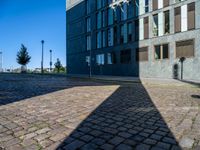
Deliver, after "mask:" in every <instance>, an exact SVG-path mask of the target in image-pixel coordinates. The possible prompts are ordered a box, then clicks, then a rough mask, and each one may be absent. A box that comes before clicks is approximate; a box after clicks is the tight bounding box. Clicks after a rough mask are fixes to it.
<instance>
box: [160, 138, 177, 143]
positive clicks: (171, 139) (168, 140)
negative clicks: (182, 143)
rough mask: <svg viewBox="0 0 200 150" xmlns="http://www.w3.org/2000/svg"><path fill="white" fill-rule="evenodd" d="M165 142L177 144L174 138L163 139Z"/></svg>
mask: <svg viewBox="0 0 200 150" xmlns="http://www.w3.org/2000/svg"><path fill="white" fill-rule="evenodd" d="M162 141H163V142H166V143H169V144H176V143H177V142H176V140H175V139H174V138H168V137H164V138H163V139H162Z"/></svg>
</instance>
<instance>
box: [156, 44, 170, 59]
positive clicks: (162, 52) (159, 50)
mask: <svg viewBox="0 0 200 150" xmlns="http://www.w3.org/2000/svg"><path fill="white" fill-rule="evenodd" d="M154 58H155V60H160V59H168V58H169V50H168V44H163V45H156V46H155V53H154Z"/></svg>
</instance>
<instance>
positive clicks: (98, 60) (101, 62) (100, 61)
mask: <svg viewBox="0 0 200 150" xmlns="http://www.w3.org/2000/svg"><path fill="white" fill-rule="evenodd" d="M96 63H97V65H104V54H98V55H96Z"/></svg>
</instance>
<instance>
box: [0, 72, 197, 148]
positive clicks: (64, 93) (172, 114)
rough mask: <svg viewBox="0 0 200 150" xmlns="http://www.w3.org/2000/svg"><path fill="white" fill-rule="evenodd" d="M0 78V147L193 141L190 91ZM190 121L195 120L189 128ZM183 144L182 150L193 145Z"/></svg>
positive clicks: (168, 86) (194, 130)
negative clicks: (184, 145) (78, 142)
mask: <svg viewBox="0 0 200 150" xmlns="http://www.w3.org/2000/svg"><path fill="white" fill-rule="evenodd" d="M0 80H1V84H0V91H1V92H2V93H1V92H0V95H1V94H3V95H5V96H7V97H9V99H0V141H2V142H1V145H2V144H6V143H8V145H11V146H15V145H16V149H17V145H18V146H20V145H21V146H24V147H27V148H28V147H30V148H31V146H32V145H36V146H37V145H38V146H39V148H41V149H42V148H44V149H51V150H54V149H57V148H58V146H60V148H58V150H60V149H62V148H63V147H64V146H66V145H69V144H71V143H73V142H75V141H77V140H78V141H80V142H83V143H84V144H83V145H81V144H80V145H81V147H80V148H83V147H84V146H85V145H87V146H85V148H89V145H90V147H92V146H91V145H93V146H95V147H96V146H97V147H96V148H93V149H99V148H102V147H103V146H105V149H106V147H108V148H107V149H109V148H110V149H115V148H116V147H118V146H119V145H128V146H132V147H133V149H134V148H135V147H136V146H139V145H142V144H143V147H145V142H146V143H148V144H146V146H151V147H152V148H157V149H160V148H161V149H163V148H162V146H163V147H164V146H166V144H167V146H168V145H170V149H173V148H174V149H176V148H180V147H179V146H178V143H175V141H176V140H175V139H178V141H177V142H179V143H180V141H182V142H183V141H184V140H183V139H180V138H181V137H187V135H186V134H188V133H190V137H192V138H194V137H195V139H198V137H199V132H198V128H199V123H198V122H199V121H200V119H199V121H198V116H200V115H199V112H198V109H199V108H198V107H197V106H198V102H197V101H194V99H193V98H192V97H191V95H192V94H198V93H200V89H199V88H196V87H192V88H191V87H188V85H185V84H184V86H179V85H178V86H177V83H172V84H171V83H170V84H169V83H168V82H167V84H166V83H164V84H162V85H160V84H158V83H157V82H158V81H156V82H155V83H153V84H152V83H147V84H146V83H144V84H143V85H142V84H140V83H137V84H136V83H133V84H130V85H129V84H118V83H115V84H110V83H101V82H95V81H88V80H83V81H82V80H79V79H76V80H74V79H71V78H66V77H59V76H58V77H57V76H53V75H51V76H40V75H37V76H36V75H20V74H19V75H14V74H13V75H10V74H6V75H3V74H1V75H0ZM16 83H17V84H16ZM102 87H103V88H102ZM144 88H145V89H144ZM147 92H148V93H147ZM149 95H150V96H151V97H150V96H149ZM161 114H162V116H161ZM184 118H185V119H184ZM191 118H196V119H195V120H194V123H193V125H192V121H191ZM182 120H183V121H182ZM184 120H186V121H184ZM181 121H182V122H181ZM167 125H168V126H169V127H168V126H167ZM177 125H178V126H177ZM191 125H192V126H191ZM86 135H87V136H86ZM90 137H93V139H90ZM116 137H118V138H122V139H118V138H116ZM15 138H19V139H20V140H19V141H18V140H15ZM26 138H27V139H26ZM147 138H148V139H147ZM84 139H85V140H84ZM94 139H102V141H104V142H101V140H99V141H98V140H97V141H95V140H94ZM114 139H115V140H114ZM12 140H13V141H12ZM154 140H155V141H156V142H157V143H158V144H160V147H158V145H157V143H156V144H155V146H154V145H153V143H154ZM152 141H153V142H152ZM18 142H19V143H18ZM95 142H96V144H95ZM112 142H113V143H114V144H113V143H112ZM183 143H184V144H186V148H185V149H188V148H187V147H190V145H194V146H195V145H197V143H198V141H195V142H193V141H189V142H188V141H187V140H186V142H183ZM187 143H188V144H187ZM191 143H193V144H191ZM12 144H13V145H12ZM97 144H99V147H98V145H97ZM102 144H103V145H102ZM151 144H152V145H151ZM72 145H73V144H72ZM72 147H73V146H72ZM111 147H112V148H111ZM141 147H142V146H141ZM18 148H19V147H18ZM34 148H36V147H34V146H33V147H32V149H34ZM21 149H23V147H21ZM78 149H79V148H78ZM147 149H148V148H147Z"/></svg>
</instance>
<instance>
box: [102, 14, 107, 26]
mask: <svg viewBox="0 0 200 150" xmlns="http://www.w3.org/2000/svg"><path fill="white" fill-rule="evenodd" d="M102 24H103V27H106V11H105V10H103V11H102Z"/></svg>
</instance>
